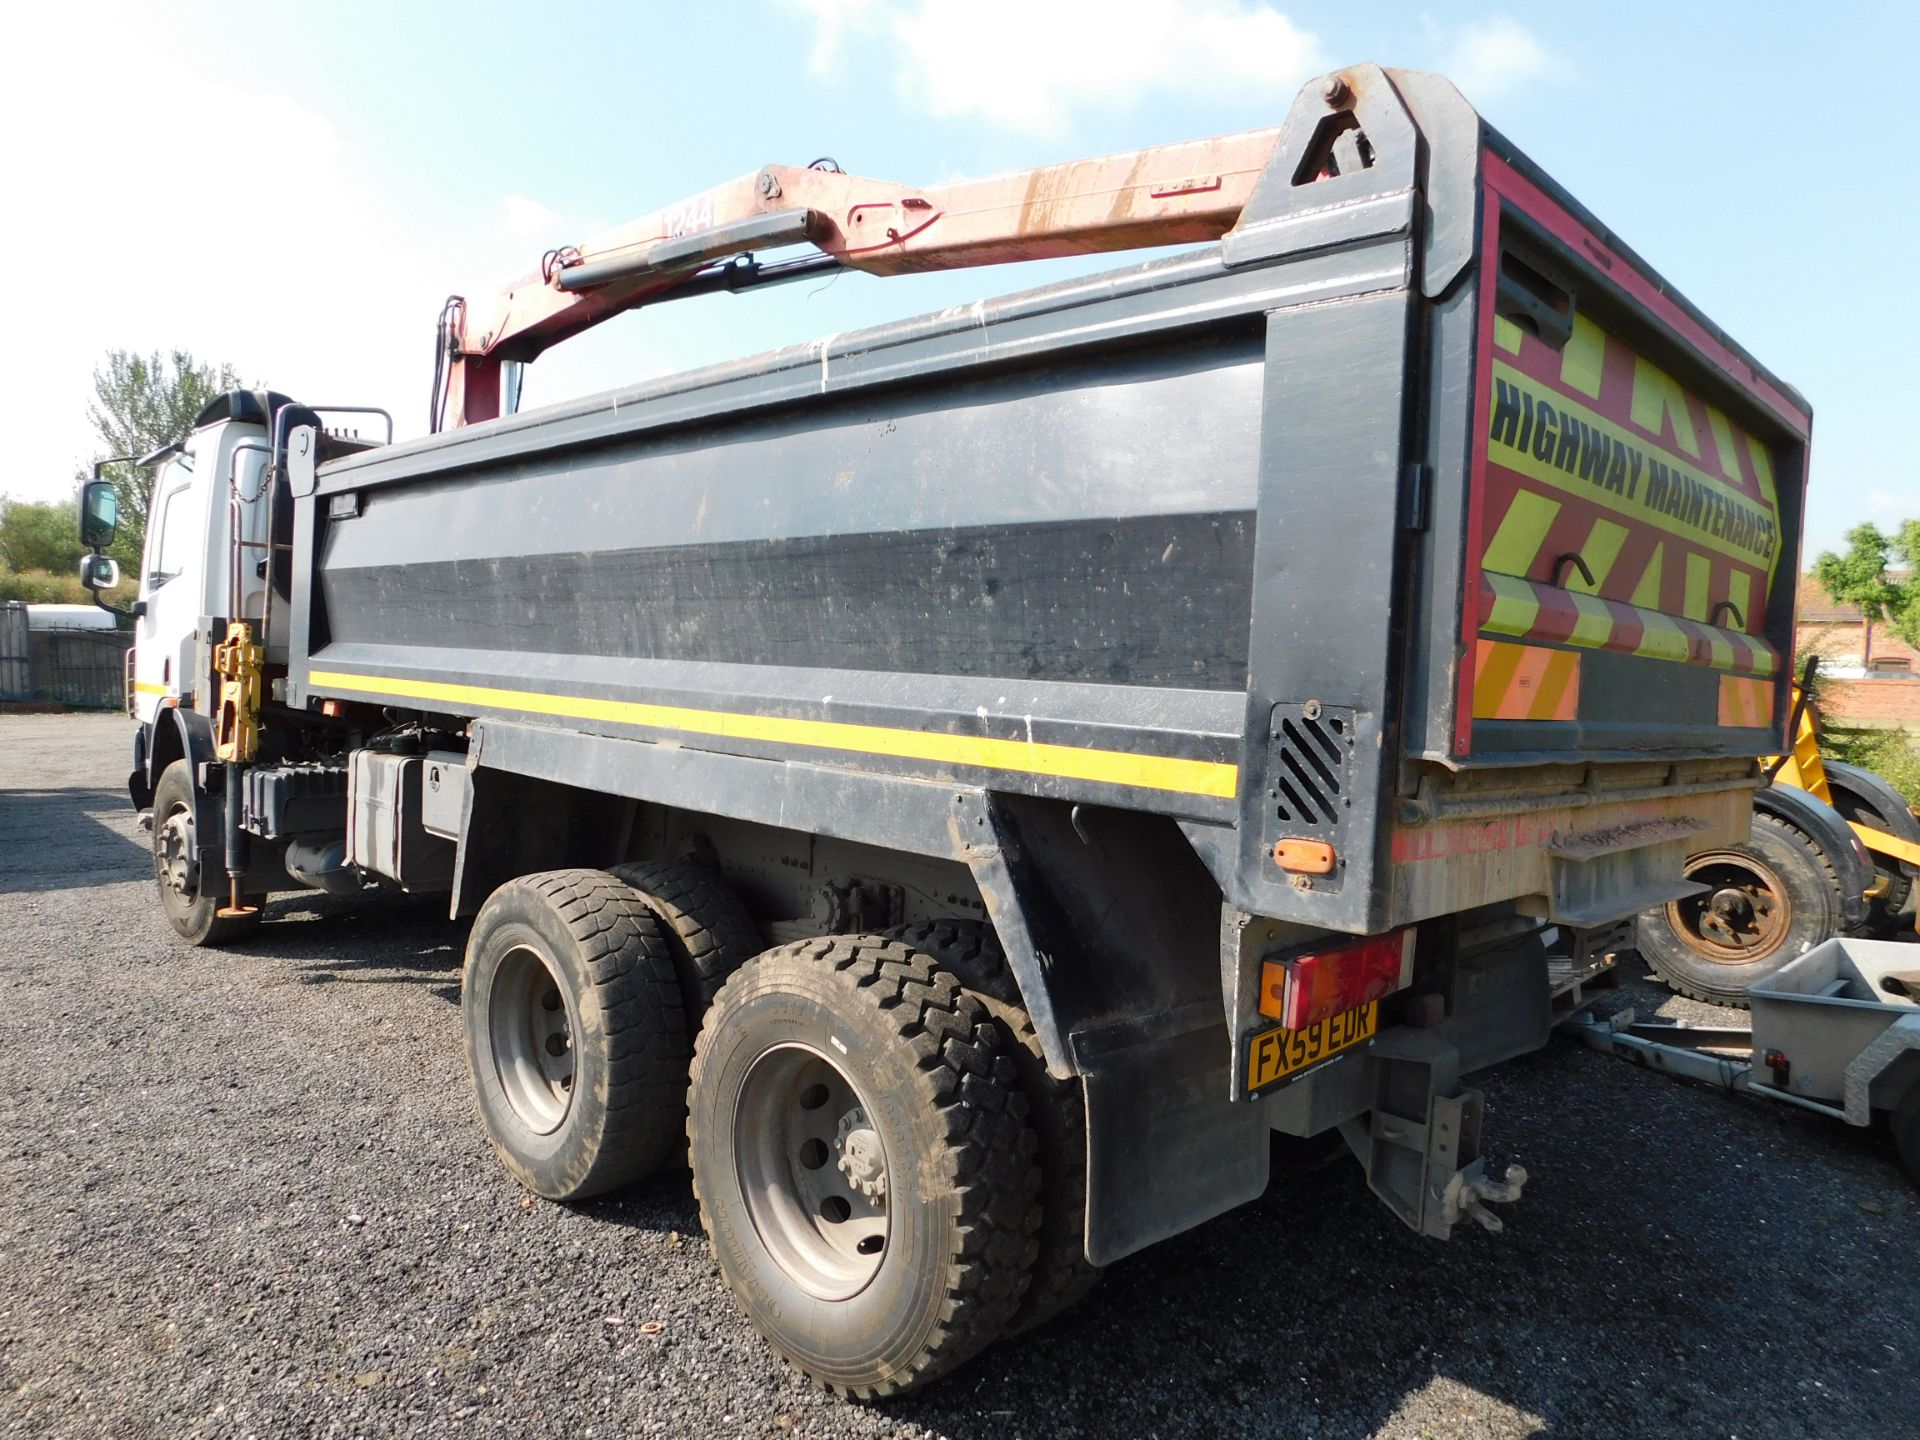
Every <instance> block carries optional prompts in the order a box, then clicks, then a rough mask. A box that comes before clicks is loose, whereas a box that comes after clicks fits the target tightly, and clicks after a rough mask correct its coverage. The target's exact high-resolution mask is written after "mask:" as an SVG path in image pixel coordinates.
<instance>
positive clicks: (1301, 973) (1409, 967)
mask: <svg viewBox="0 0 1920 1440" xmlns="http://www.w3.org/2000/svg"><path fill="white" fill-rule="evenodd" d="M1417 933H1418V932H1417V931H1415V930H1414V929H1412V928H1408V929H1405V930H1395V931H1393V932H1392V933H1391V934H1387V935H1371V936H1368V937H1367V938H1366V939H1365V940H1355V941H1352V942H1350V943H1347V944H1343V945H1335V946H1332V947H1331V948H1328V949H1324V950H1312V951H1308V952H1306V953H1304V954H1299V955H1289V956H1286V957H1285V958H1283V959H1279V960H1269V961H1267V962H1266V963H1265V964H1263V965H1262V966H1261V967H1260V1013H1261V1014H1262V1015H1265V1016H1268V1017H1269V1018H1271V1019H1274V1020H1278V1021H1279V1022H1280V1023H1281V1025H1282V1026H1283V1027H1285V1028H1286V1029H1288V1030H1303V1029H1305V1028H1306V1027H1307V1026H1309V1025H1311V1024H1313V1023H1314V1022H1316V1021H1319V1020H1325V1019H1326V1018H1327V1017H1328V1016H1329V1015H1338V1014H1340V1013H1342V1012H1343V1011H1347V1010H1353V1009H1357V1008H1358V1007H1360V1006H1362V1005H1365V1004H1366V1003H1367V1002H1368V1001H1370V1000H1380V999H1384V998H1385V997H1386V996H1388V995H1391V994H1393V993H1394V991H1396V990H1404V989H1405V988H1406V987H1407V986H1408V985H1410V984H1412V983H1413V943H1414V939H1415V937H1416V935H1417Z"/></svg>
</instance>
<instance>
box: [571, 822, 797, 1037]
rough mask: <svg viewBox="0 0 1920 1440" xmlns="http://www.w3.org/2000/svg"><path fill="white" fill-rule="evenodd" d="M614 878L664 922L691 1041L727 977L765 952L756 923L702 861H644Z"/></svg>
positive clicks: (619, 869) (616, 869)
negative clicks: (633, 891)
mask: <svg viewBox="0 0 1920 1440" xmlns="http://www.w3.org/2000/svg"><path fill="white" fill-rule="evenodd" d="M608 873H610V874H612V875H614V876H615V877H617V878H618V879H620V880H624V881H625V882H626V883H627V884H628V885H631V886H632V887H633V888H634V890H636V891H637V892H639V895H640V898H641V899H642V900H644V901H646V903H647V908H648V909H649V910H651V911H653V913H654V917H655V918H656V919H657V920H659V922H660V928H661V930H662V932H663V933H664V935H665V937H666V941H667V947H668V949H669V950H670V951H671V952H672V954H673V962H674V968H675V970H676V971H677V972H678V974H679V977H680V997H681V999H682V1000H684V1001H685V1002H686V1008H687V1020H688V1033H689V1034H690V1035H691V1034H692V1033H693V1032H694V1031H697V1030H698V1029H699V1028H700V1017H701V1016H702V1015H704V1014H706V1013H707V1006H708V1005H710V1004H711V1003H712V1002H713V997H714V996H715V995H717V994H718V993H719V992H720V987H721V986H722V985H724V984H726V982H727V977H728V976H729V975H731V974H732V973H733V972H734V971H735V970H738V969H739V968H740V967H741V966H742V965H744V964H746V963H747V961H748V960H750V959H752V958H753V957H754V956H755V955H757V954H759V953H760V951H761V949H762V948H764V947H763V942H762V941H761V939H760V931H759V929H758V927H756V926H755V925H754V923H753V917H752V916H751V915H749V914H748V913H747V909H746V906H744V905H742V904H741V903H740V899H739V897H738V896H736V895H735V894H734V893H733V891H732V890H731V889H729V888H728V886H727V882H726V881H724V880H722V879H721V878H720V877H719V876H718V875H716V874H714V872H713V871H712V870H710V869H708V868H707V867H706V866H705V865H702V864H701V863H700V862H699V861H698V860H690V859H681V860H647V861H640V862H637V863H635V864H631V865H616V866H614V867H613V869H612V870H611V871H609V872H608Z"/></svg>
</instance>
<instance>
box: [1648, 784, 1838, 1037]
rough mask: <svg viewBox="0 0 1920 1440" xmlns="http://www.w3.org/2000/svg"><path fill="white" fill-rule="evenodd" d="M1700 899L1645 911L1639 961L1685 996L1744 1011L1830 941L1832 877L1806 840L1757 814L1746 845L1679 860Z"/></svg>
mask: <svg viewBox="0 0 1920 1440" xmlns="http://www.w3.org/2000/svg"><path fill="white" fill-rule="evenodd" d="M1686 875H1687V878H1688V879H1689V880H1692V881H1694V882H1696V883H1698V884H1702V885H1705V886H1706V887H1707V890H1706V892H1705V893H1704V894H1701V895H1695V896H1689V897H1688V898H1687V899H1684V900H1675V901H1673V902H1672V903H1670V904H1667V905H1663V906H1661V907H1659V908H1658V909H1654V910H1647V911H1643V912H1642V913H1641V915H1640V919H1639V924H1638V927H1637V943H1638V946H1639V950H1640V956H1641V958H1642V959H1643V960H1645V961H1646V962H1647V964H1648V965H1650V966H1652V967H1653V971H1654V973H1655V974H1656V975H1658V976H1659V977H1660V978H1661V979H1662V980H1664V981H1666V983H1667V984H1668V985H1670V986H1672V987H1673V988H1674V989H1675V990H1678V991H1680V992H1681V993H1682V994H1684V995H1690V996H1692V997H1693V998H1694V999H1696V1000H1704V1001H1707V1002H1708V1003H1710V1004H1715V1005H1734V1006H1739V1007H1742V1008H1744V1007H1745V1006H1746V1004H1747V991H1748V990H1749V989H1751V988H1752V987H1753V986H1754V985H1756V984H1758V983H1759V982H1761V981H1762V980H1766V979H1768V978H1769V977H1770V976H1772V975H1773V974H1775V973H1776V972H1777V971H1779V970H1780V968H1781V967H1782V966H1784V965H1786V964H1787V963H1788V962H1789V961H1790V960H1793V959H1795V958H1797V957H1799V956H1801V955H1804V954H1805V953H1806V952H1807V951H1808V950H1810V949H1812V948H1813V947H1814V946H1815V945H1818V944H1819V943H1820V942H1821V941H1823V940H1826V939H1829V938H1831V937H1832V936H1833V935H1835V934H1837V933H1838V930H1839V923H1840V915H1841V908H1840V894H1839V887H1840V881H1839V876H1838V874H1837V873H1836V872H1835V870H1834V867H1833V865H1832V864H1831V863H1830V862H1829V860H1828V859H1827V856H1826V853H1825V852H1824V851H1823V850H1821V848H1820V846H1819V845H1818V844H1817V843H1816V842H1815V841H1814V840H1813V839H1812V838H1811V837H1810V836H1808V835H1807V834H1806V833H1805V832H1803V831H1801V830H1799V829H1797V828H1795V827H1794V826H1792V825H1789V824H1787V823H1786V822H1785V821H1783V820H1781V819H1779V818H1777V817H1775V816H1772V815H1764V814H1761V813H1759V812H1755V814H1754V816H1753V823H1752V829H1751V830H1750V832H1749V834H1748V838H1747V843H1745V844H1744V845H1732V846H1728V847H1727V848H1726V849H1724V850H1709V851H1706V852H1704V853H1702V854H1699V855H1695V856H1692V857H1691V858H1689V859H1688V861H1687V870H1686Z"/></svg>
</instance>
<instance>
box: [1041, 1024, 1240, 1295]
mask: <svg viewBox="0 0 1920 1440" xmlns="http://www.w3.org/2000/svg"><path fill="white" fill-rule="evenodd" d="M1072 1045H1073V1052H1074V1059H1075V1062H1076V1064H1077V1066H1078V1068H1079V1070H1080V1071H1081V1073H1082V1075H1083V1076H1084V1077H1085V1082H1086V1095H1087V1236H1086V1247H1087V1259H1088V1260H1090V1261H1092V1262H1093V1263H1094V1264H1095V1265H1110V1264H1112V1263H1113V1262H1114V1261H1115V1260H1118V1259H1120V1258H1122V1257H1123V1256H1127V1255H1131V1254H1133V1253H1134V1251H1136V1250H1141V1249H1144V1248H1145V1247H1147V1246H1148V1245H1151V1244H1153V1243H1154V1242H1155V1241H1158V1240H1165V1239H1167V1238H1168V1237H1169V1236H1172V1235H1177V1234H1179V1233H1180V1232H1181V1231H1183V1230H1189V1229H1192V1228H1193V1227H1194V1226H1195V1225H1198V1224H1200V1223H1201V1222H1202V1221H1203V1220H1211V1219H1212V1218H1213V1217H1214V1216H1216V1215H1220V1214H1224V1213H1225V1212H1226V1211H1228V1210H1231V1209H1233V1208H1234V1207H1235V1206H1237V1205H1244V1204H1245V1203H1246V1202H1247V1201H1249V1200H1255V1199H1258V1198H1259V1196H1260V1195H1261V1193H1262V1192H1263V1191H1265V1189H1266V1188H1267V1157H1268V1144H1267V1119H1266V1112H1265V1111H1264V1110H1262V1109H1261V1107H1260V1106H1258V1105H1235V1104H1233V1103H1232V1102H1231V1101H1229V1100H1228V1098H1227V1095H1228V1080H1229V1070H1230V1068H1231V1063H1232V1055H1233V1044H1232V1041H1231V1038H1230V1037H1229V1035H1228V1033H1227V1027H1226V1025H1225V1023H1224V1022H1223V1020H1222V1017H1221V1014H1220V1007H1219V1005H1218V1004H1217V1003H1213V1002H1209V1003H1205V1004H1201V1005H1194V1006H1186V1007H1183V1008H1182V1009H1180V1010H1176V1011H1174V1012H1172V1013H1171V1014H1168V1015H1161V1016H1154V1017H1151V1018H1149V1019H1145V1020H1139V1021H1128V1022H1122V1023H1120V1024H1116V1025H1109V1026H1105V1027H1102V1028H1101V1029H1098V1030H1094V1031H1091V1032H1085V1031H1083V1032H1078V1033H1076V1034H1074V1035H1073V1036H1072Z"/></svg>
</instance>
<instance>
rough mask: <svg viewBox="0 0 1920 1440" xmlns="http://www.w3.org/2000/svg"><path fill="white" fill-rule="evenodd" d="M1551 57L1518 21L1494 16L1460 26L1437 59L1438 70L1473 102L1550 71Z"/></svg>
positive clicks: (1490, 96) (1508, 91)
mask: <svg viewBox="0 0 1920 1440" xmlns="http://www.w3.org/2000/svg"><path fill="white" fill-rule="evenodd" d="M1553 69H1554V61H1553V57H1552V56H1551V55H1549V54H1548V53H1547V50H1546V47H1544V46H1543V45H1541V43H1540V42H1539V41H1538V40H1537V39H1535V38H1534V34H1533V32H1532V31H1531V30H1529V29H1528V28H1527V27H1526V26H1525V25H1522V24H1521V23H1520V22H1519V21H1518V20H1514V19H1511V18H1509V17H1507V16H1504V15H1495V16H1493V17H1492V18H1490V19H1487V20H1478V21H1475V22H1474V23H1473V24H1471V25H1468V26H1467V27H1466V28H1465V29H1463V30H1462V31H1461V32H1460V33H1459V35H1458V36H1456V37H1455V38H1454V40H1453V43H1452V44H1451V45H1449V46H1448V47H1447V49H1446V52H1445V54H1444V56H1443V58H1442V59H1441V62H1440V73H1441V74H1443V75H1445V76H1446V77H1447V78H1448V79H1449V80H1451V81H1453V83H1454V84H1455V85H1457V86H1458V87H1459V88H1460V93H1461V94H1462V95H1465V96H1466V97H1467V99H1468V100H1470V101H1472V102H1473V103H1474V104H1475V105H1479V104H1481V103H1483V102H1484V101H1487V100H1492V99H1497V98H1499V97H1500V96H1503V95H1506V94H1509V93H1511V92H1512V91H1514V90H1517V89H1519V88H1520V87H1521V86H1523V85H1525V84H1526V83H1527V82H1529V81H1532V80H1537V79H1540V78H1542V77H1543V76H1546V75H1548V74H1551V73H1552V71H1553Z"/></svg>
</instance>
